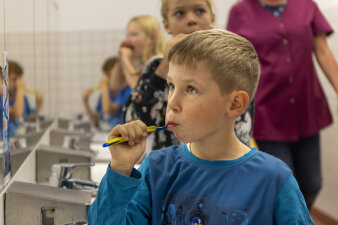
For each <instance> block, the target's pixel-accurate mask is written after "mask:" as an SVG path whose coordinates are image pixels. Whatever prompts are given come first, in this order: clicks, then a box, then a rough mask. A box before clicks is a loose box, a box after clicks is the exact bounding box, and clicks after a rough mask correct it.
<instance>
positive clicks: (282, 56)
mask: <svg viewBox="0 0 338 225" xmlns="http://www.w3.org/2000/svg"><path fill="white" fill-rule="evenodd" d="M227 29H228V30H230V31H232V32H235V33H237V34H239V35H241V36H244V37H245V38H247V39H248V40H250V41H251V42H252V43H253V45H254V46H255V48H256V50H257V52H258V56H259V59H260V63H261V69H262V72H261V78H260V82H259V85H258V88H257V93H256V96H255V104H256V109H255V125H254V138H255V139H256V141H257V144H258V147H259V148H260V149H261V150H262V151H265V152H268V153H270V154H272V155H275V156H276V157H279V158H281V159H282V160H283V161H284V162H285V163H287V164H288V165H289V167H290V168H291V169H293V171H294V173H295V176H296V178H297V180H298V182H299V185H300V188H301V190H302V192H303V194H304V197H305V200H306V202H307V204H308V207H309V208H311V205H312V203H313V201H314V200H315V197H316V196H317V194H318V192H319V190H320V187H321V170H320V149H319V145H320V143H319V134H318V133H319V131H320V130H321V129H322V128H324V127H326V126H328V125H329V124H330V123H332V117H331V114H330V111H329V107H328V104H327V101H326V98H325V95H324V93H323V90H322V88H321V85H320V83H319V81H318V78H317V75H316V72H315V67H314V64H313V60H312V53H313V52H314V53H315V56H316V58H317V60H318V63H319V65H320V67H321V68H322V70H323V72H324V73H325V75H326V76H327V77H328V79H329V81H330V82H331V84H332V86H333V87H334V89H335V91H336V92H337V93H338V68H337V63H336V60H335V59H334V57H333V54H332V52H331V51H330V49H329V48H328V45H327V42H326V37H327V36H328V35H329V34H331V33H332V32H333V30H332V28H331V26H330V25H329V24H328V22H327V21H326V19H325V18H324V16H323V15H322V13H321V12H320V10H319V9H318V6H317V5H316V3H315V2H314V1H313V0H288V1H287V0H243V1H241V2H239V3H237V4H236V5H235V6H234V7H233V8H232V9H231V11H230V15H229V21H228V26H227Z"/></svg>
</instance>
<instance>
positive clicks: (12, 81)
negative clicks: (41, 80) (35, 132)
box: [0, 60, 43, 137]
mask: <svg viewBox="0 0 338 225" xmlns="http://www.w3.org/2000/svg"><path fill="white" fill-rule="evenodd" d="M23 73H24V71H23V68H22V67H21V66H20V64H19V63H17V62H15V61H11V60H9V61H8V79H9V80H8V92H9V127H8V128H9V129H8V130H9V133H8V134H9V136H10V137H12V136H14V135H15V132H16V130H17V129H18V128H19V126H20V125H21V121H23V120H24V121H30V122H32V121H35V120H36V119H37V115H39V111H40V109H41V106H42V101H43V96H42V93H41V92H38V91H36V90H33V92H34V94H35V100H36V102H35V104H36V107H35V109H33V108H31V106H30V104H29V101H28V98H27V96H26V95H25V93H27V92H28V89H26V83H25V81H24V80H23V79H22V76H23ZM2 82H3V74H2V73H1V87H2ZM1 90H2V89H1ZM30 92H32V91H30ZM0 95H1V96H0V103H1V110H2V91H1V93H0ZM1 124H2V121H1Z"/></svg>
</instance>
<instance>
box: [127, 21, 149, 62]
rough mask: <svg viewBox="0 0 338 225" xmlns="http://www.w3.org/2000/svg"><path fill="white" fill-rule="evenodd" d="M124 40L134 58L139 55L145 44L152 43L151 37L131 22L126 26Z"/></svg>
mask: <svg viewBox="0 0 338 225" xmlns="http://www.w3.org/2000/svg"><path fill="white" fill-rule="evenodd" d="M126 41H127V42H128V47H130V48H131V49H132V50H133V56H134V57H135V58H138V57H141V56H142V53H143V51H144V49H145V48H146V46H148V45H149V44H151V43H152V40H151V38H150V37H149V36H147V34H146V33H145V32H144V31H142V30H141V29H140V28H139V27H138V26H137V25H136V24H135V23H133V22H132V23H130V24H129V25H128V27H127V37H126Z"/></svg>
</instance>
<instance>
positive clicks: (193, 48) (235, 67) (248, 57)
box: [168, 29, 260, 100]
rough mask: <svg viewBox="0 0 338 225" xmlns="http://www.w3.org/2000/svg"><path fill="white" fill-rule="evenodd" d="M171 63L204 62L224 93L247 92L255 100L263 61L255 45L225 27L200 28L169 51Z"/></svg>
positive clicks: (191, 63)
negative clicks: (260, 61) (200, 29)
mask: <svg viewBox="0 0 338 225" xmlns="http://www.w3.org/2000/svg"><path fill="white" fill-rule="evenodd" d="M168 60H169V62H172V63H176V64H183V65H187V66H192V67H195V66H196V64H197V63H198V62H201V61H204V62H206V65H207V67H208V69H210V72H211V74H212V75H213V76H214V78H215V80H216V82H217V83H218V84H219V87H220V90H221V91H222V93H224V94H228V93H231V92H232V91H234V90H243V91H246V92H247V93H248V95H249V98H250V100H252V98H253V96H254V94H255V91H256V88H257V84H258V80H259V76H260V64H259V60H258V56H257V53H256V51H255V48H254V47H253V45H252V44H251V43H250V42H249V41H248V40H246V39H245V38H243V37H240V36H239V35H237V34H234V33H232V32H230V31H225V30H216V29H214V30H202V31H196V32H194V33H192V34H190V35H188V36H187V37H186V38H184V39H183V40H182V41H180V42H179V43H177V44H176V45H175V46H174V47H173V48H172V49H171V50H170V52H169V55H168Z"/></svg>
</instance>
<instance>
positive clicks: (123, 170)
mask: <svg viewBox="0 0 338 225" xmlns="http://www.w3.org/2000/svg"><path fill="white" fill-rule="evenodd" d="M147 136H148V133H147V126H146V125H145V124H144V123H143V122H142V121H140V120H136V121H132V122H130V123H126V124H123V125H117V126H115V127H114V128H113V130H112V131H111V132H110V133H109V135H108V140H111V139H113V138H115V137H123V139H125V140H126V141H127V142H125V143H121V144H117V145H111V146H109V150H110V154H111V162H110V168H111V169H113V170H114V171H116V172H118V173H120V174H124V175H126V176H130V174H131V172H132V170H133V168H134V165H135V164H136V163H137V161H138V160H139V159H140V158H141V157H142V155H143V153H144V151H145V148H146V139H147Z"/></svg>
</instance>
